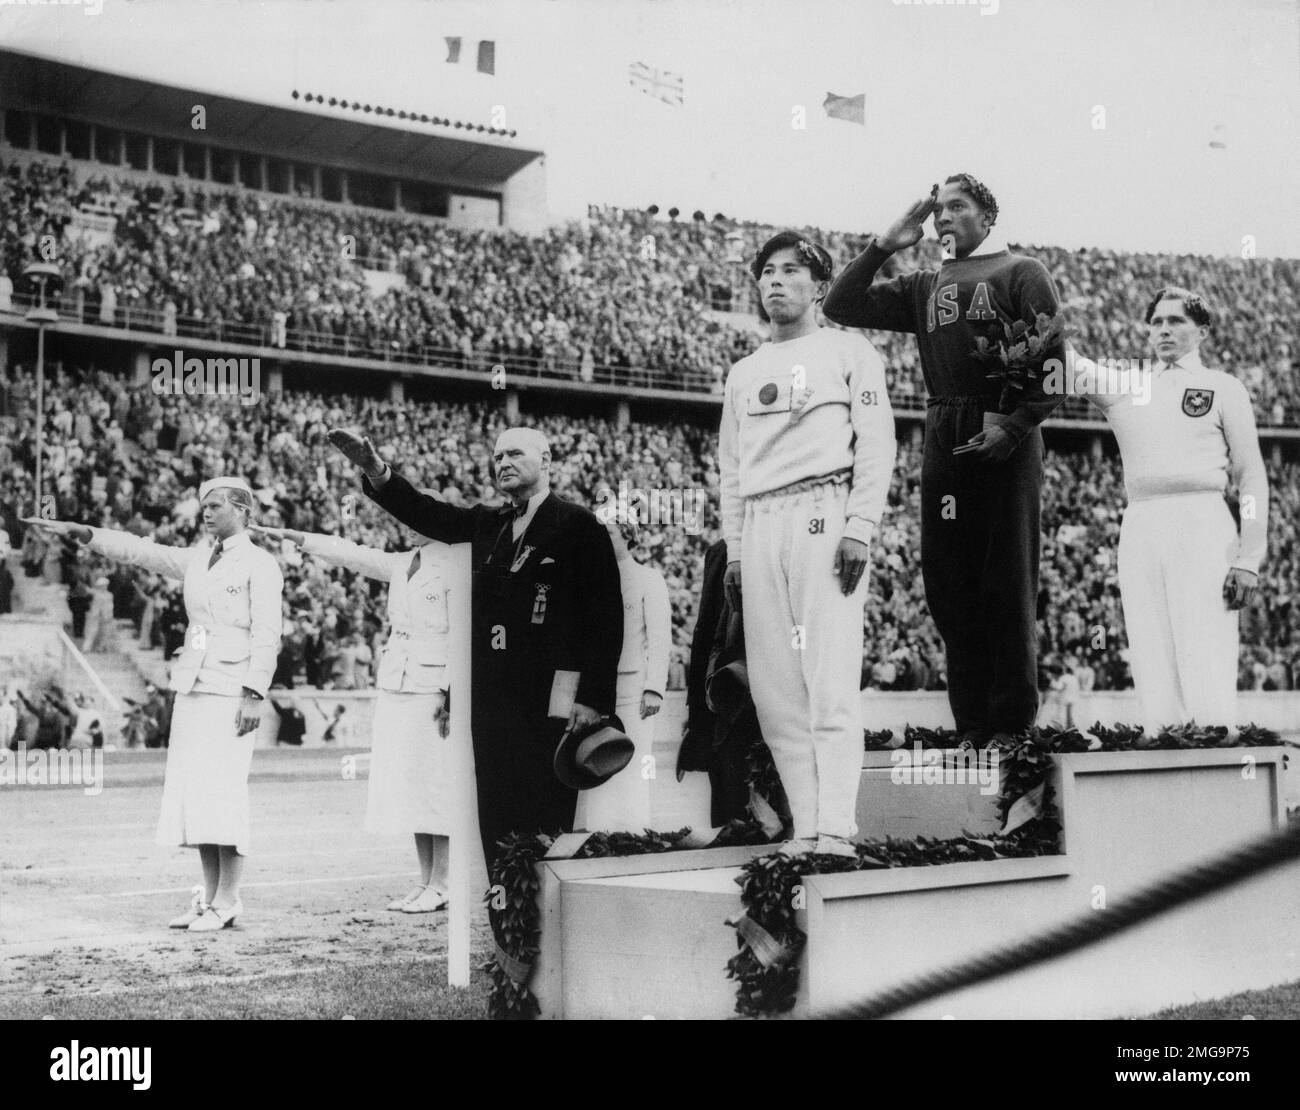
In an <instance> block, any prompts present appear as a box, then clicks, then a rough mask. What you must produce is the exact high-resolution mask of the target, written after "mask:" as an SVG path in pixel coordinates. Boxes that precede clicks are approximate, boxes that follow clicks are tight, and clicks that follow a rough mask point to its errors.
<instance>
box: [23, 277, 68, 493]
mask: <svg viewBox="0 0 1300 1110" xmlns="http://www.w3.org/2000/svg"><path fill="white" fill-rule="evenodd" d="M23 277H25V278H26V279H27V280H28V281H29V282H31V283H32V285H34V286H35V287H36V304H35V305H33V306H32V307H31V308H29V309H28V310H27V314H26V315H25V316H24V317H23V318H24V319H25V320H26V321H27V322H28V323H29V324H35V325H36V494H35V507H34V511H33V513H32V515H33V516H41V515H42V514H41V491H42V489H43V486H44V466H45V328H46V325H48V324H57V323H58V322H59V314H58V313H57V312H56V311H55V310H54V309H52V308H50V307H48V306H47V305H46V303H45V293H46V288H47V286H49V285H50V284H51V283H54V284H58V283H59V282H61V281H62V280H63V274H62V271H60V269H59V268H58V266H56V265H55V264H54V263H53V262H33V263H32V264H31V265H29V266H26V267H24V269H23Z"/></svg>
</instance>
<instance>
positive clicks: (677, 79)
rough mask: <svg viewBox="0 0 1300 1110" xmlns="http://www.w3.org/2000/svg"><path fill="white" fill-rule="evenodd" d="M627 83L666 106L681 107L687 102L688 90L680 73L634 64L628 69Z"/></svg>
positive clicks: (643, 64)
mask: <svg viewBox="0 0 1300 1110" xmlns="http://www.w3.org/2000/svg"><path fill="white" fill-rule="evenodd" d="M627 83H628V84H629V85H631V86H632V87H633V88H634V89H640V90H641V92H643V93H645V94H646V95H648V96H653V97H654V98H655V99H656V100H662V101H663V102H664V103H665V104H672V105H674V106H678V107H680V106H681V105H682V104H684V103H685V102H686V90H685V87H684V85H683V82H682V76H681V74H680V73H670V72H669V71H668V70H666V69H655V68H654V67H653V66H648V65H646V64H645V63H644V62H633V63H632V64H631V65H629V66H628V67H627Z"/></svg>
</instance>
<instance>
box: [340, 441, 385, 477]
mask: <svg viewBox="0 0 1300 1110" xmlns="http://www.w3.org/2000/svg"><path fill="white" fill-rule="evenodd" d="M328 438H329V441H330V443H332V444H333V445H334V446H335V447H337V448H338V449H339V450H340V451H342V452H343V454H345V455H346V456H347V457H348V461H349V462H351V463H352V464H353V465H355V466H359V467H361V469H362V470H363V471H365V474H366V477H367V478H369V479H370V480H371V481H372V482H373V481H374V480H375V479H376V478H379V477H382V476H383V473H384V470H385V469H386V468H387V464H386V463H385V462H384V460H383V459H381V458H380V457H379V452H378V451H376V450H375V445H374V444H373V443H371V442H370V437H369V436H365V435H361V434H360V433H358V432H354V431H351V430H350V429H348V428H331V429H330V431H329V437H328Z"/></svg>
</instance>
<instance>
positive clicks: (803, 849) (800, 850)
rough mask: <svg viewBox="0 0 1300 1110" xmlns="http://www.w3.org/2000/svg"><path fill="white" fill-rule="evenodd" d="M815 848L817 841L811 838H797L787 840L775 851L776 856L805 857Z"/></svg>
mask: <svg viewBox="0 0 1300 1110" xmlns="http://www.w3.org/2000/svg"><path fill="white" fill-rule="evenodd" d="M816 846H817V841H816V840H814V839H813V838H812V837H811V836H798V837H795V838H793V839H792V840H787V841H786V842H785V843H784V844H782V845H781V847H779V848H778V849H777V850H776V854H777V855H778V856H787V857H794V856H806V855H808V853H809V852H811V851H812V850H813V849H814V848H815V847H816Z"/></svg>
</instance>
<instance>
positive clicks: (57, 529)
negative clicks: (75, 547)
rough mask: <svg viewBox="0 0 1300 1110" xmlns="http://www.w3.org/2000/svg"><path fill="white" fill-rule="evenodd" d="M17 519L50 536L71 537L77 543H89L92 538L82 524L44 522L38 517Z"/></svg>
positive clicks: (89, 531) (61, 521)
mask: <svg viewBox="0 0 1300 1110" xmlns="http://www.w3.org/2000/svg"><path fill="white" fill-rule="evenodd" d="M18 519H19V520H21V521H22V522H23V523H24V524H30V525H31V526H32V527H33V528H39V529H40V530H41V531H43V532H48V533H49V534H50V535H52V536H71V537H72V538H73V539H74V540H76V541H77V542H78V543H89V542H90V541H91V539H92V538H93V537H94V533H93V532H91V530H90V529H89V528H87V527H86V526H85V525H84V524H73V523H71V522H70V521H66V520H45V519H44V518H42V517H39V516H21V517H19V518H18Z"/></svg>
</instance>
